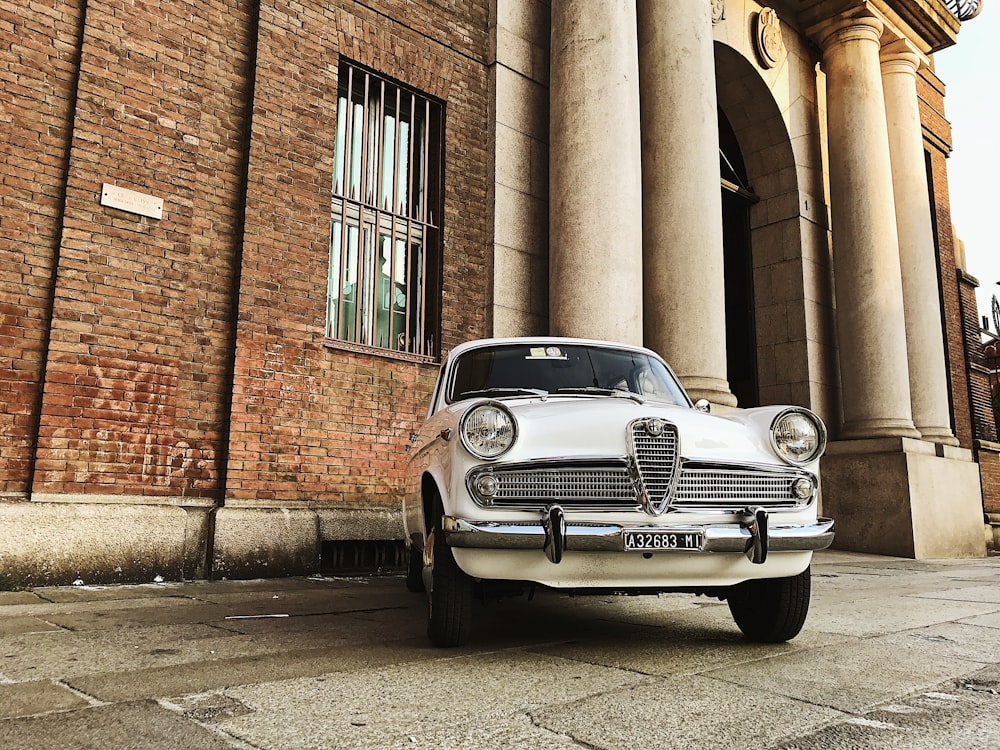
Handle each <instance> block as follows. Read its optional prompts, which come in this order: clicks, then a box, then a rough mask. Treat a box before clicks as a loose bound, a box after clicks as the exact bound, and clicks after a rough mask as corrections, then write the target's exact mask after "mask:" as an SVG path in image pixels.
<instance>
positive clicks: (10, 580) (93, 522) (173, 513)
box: [0, 495, 211, 586]
mask: <svg viewBox="0 0 1000 750" xmlns="http://www.w3.org/2000/svg"><path fill="white" fill-rule="evenodd" d="M210 509H211V501H199V500H197V499H192V498H137V497H120V496H106V497H105V496H93V495H35V496H34V497H32V499H31V500H30V501H29V500H23V501H20V502H11V501H6V502H0V529H3V534H2V535H0V585H3V586H52V585H66V584H71V583H73V582H74V581H83V582H84V583H85V584H101V583H150V582H152V581H153V580H154V579H156V578H157V577H160V578H162V579H163V580H180V579H182V578H194V577H203V576H204V567H205V565H204V564H205V552H204V550H205V542H206V539H207V537H208V524H209V513H210Z"/></svg>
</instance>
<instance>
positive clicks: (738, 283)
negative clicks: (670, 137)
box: [719, 110, 760, 408]
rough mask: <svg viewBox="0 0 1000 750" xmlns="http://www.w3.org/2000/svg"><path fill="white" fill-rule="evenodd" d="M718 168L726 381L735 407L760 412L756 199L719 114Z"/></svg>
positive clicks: (729, 131)
mask: <svg viewBox="0 0 1000 750" xmlns="http://www.w3.org/2000/svg"><path fill="white" fill-rule="evenodd" d="M719 162H720V164H719V168H720V174H721V177H722V240H723V249H724V258H725V275H726V279H725V284H726V361H727V363H728V366H727V378H728V380H729V388H730V390H731V391H732V393H733V395H734V396H736V399H737V401H738V402H739V405H740V406H741V407H743V408H748V407H752V406H760V392H759V390H758V381H757V332H756V326H755V308H754V295H753V263H752V259H751V252H750V206H751V205H753V204H754V203H756V202H757V200H758V199H757V196H756V195H755V194H754V192H753V190H751V189H750V188H749V186H748V185H747V177H746V168H745V167H744V165H743V157H742V154H741V153H740V148H739V144H738V143H737V141H736V135H735V133H733V129H732V127H731V126H730V125H729V121H728V120H727V119H726V116H725V115H724V114H723V113H722V110H719Z"/></svg>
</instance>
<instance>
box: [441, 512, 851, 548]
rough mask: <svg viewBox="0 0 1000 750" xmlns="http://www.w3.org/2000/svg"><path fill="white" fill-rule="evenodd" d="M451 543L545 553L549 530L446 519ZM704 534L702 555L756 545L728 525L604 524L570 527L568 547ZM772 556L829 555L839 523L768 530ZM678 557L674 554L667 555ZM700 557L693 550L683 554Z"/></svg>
mask: <svg viewBox="0 0 1000 750" xmlns="http://www.w3.org/2000/svg"><path fill="white" fill-rule="evenodd" d="M442 529H443V530H444V533H445V539H446V540H447V542H448V544H449V545H450V546H452V547H465V548H471V549H528V550H541V549H543V548H544V547H545V539H546V534H545V528H544V526H543V524H542V523H541V522H540V521H524V522H510V521H509V522H496V521H469V520H466V519H464V518H457V517H455V516H445V517H444V518H443V519H442ZM625 529H629V530H630V531H659V532H666V533H671V532H674V533H676V532H684V531H689V532H690V531H693V532H700V533H701V534H703V535H704V539H705V542H704V546H703V547H702V549H701V552H739V553H745V552H746V551H747V549H748V548H749V547H750V546H751V545H752V544H753V535H752V533H751V531H750V529H748V528H746V527H745V526H744V525H741V524H739V523H725V524H687V525H669V526H667V525H650V524H635V525H632V524H627V525H619V524H601V523H569V522H567V523H566V547H565V549H566V550H568V551H573V552H622V551H624V542H623V541H622V532H623V531H624V530H625ZM767 535H768V550H769V551H770V552H792V551H808V550H812V551H815V550H821V549H826V548H827V547H829V546H830V545H831V544H832V543H833V536H834V522H833V521H832V520H831V519H829V518H818V519H816V522H815V523H807V524H773V525H770V527H769V528H768V530H767ZM664 551H670V552H673V551H674V550H664ZM680 551H684V552H689V553H691V554H699V553H698V552H692V551H691V550H680Z"/></svg>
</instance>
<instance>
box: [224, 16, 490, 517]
mask: <svg viewBox="0 0 1000 750" xmlns="http://www.w3.org/2000/svg"><path fill="white" fill-rule="evenodd" d="M340 5H341V7H331V5H330V4H329V3H325V2H304V3H296V4H292V5H286V4H285V3H284V2H282V1H281V0H265V2H264V3H263V5H262V8H261V21H260V33H259V37H258V46H257V67H256V82H255V97H254V117H253V124H252V138H251V146H250V170H249V174H250V180H249V185H248V189H247V216H246V234H245V236H244V243H243V248H244V252H243V263H242V271H241V280H242V283H241V287H240V294H239V309H240V317H239V332H238V340H237V352H236V368H235V383H234V389H233V406H232V443H231V455H230V458H231V461H230V468H229V481H228V486H227V498H228V499H229V500H251V501H264V502H278V503H287V502H289V501H296V500H319V501H330V502H335V503H337V504H338V505H340V506H363V507H375V506H391V507H394V508H395V507H398V502H399V487H400V483H401V477H402V471H403V468H404V466H405V461H406V452H405V450H406V446H407V445H408V440H407V437H408V434H409V432H410V431H412V430H414V429H416V427H417V425H418V424H419V422H420V421H421V419H422V417H423V414H424V411H425V410H426V403H427V398H428V396H429V392H430V388H431V386H432V383H433V379H434V375H435V374H436V365H434V364H433V363H431V362H414V361H410V360H408V359H403V358H393V357H391V356H386V355H383V354H377V353H368V352H356V351H351V350H348V349H344V348H337V347H334V346H330V345H327V344H326V343H325V342H324V327H325V309H326V308H325V305H326V289H327V272H328V262H329V261H328V253H329V250H328V243H329V231H330V193H331V185H332V172H333V158H334V155H333V147H334V132H335V125H336V95H337V80H336V76H337V66H338V62H339V60H340V57H341V56H344V57H346V58H349V59H350V60H353V61H355V62H358V63H361V64H362V65H365V66H367V67H369V68H372V69H373V70H375V71H376V72H377V73H379V74H380V75H383V76H386V77H389V78H393V79H396V80H399V81H400V82H402V83H404V84H406V85H408V86H410V87H413V88H415V89H418V90H419V91H421V92H422V93H425V94H429V95H430V96H433V97H436V98H438V99H440V100H442V101H444V102H445V198H444V220H443V238H444V272H443V276H444V278H443V291H442V305H443V313H442V332H441V343H442V345H443V347H444V348H445V349H448V348H450V347H452V346H454V345H455V344H457V343H458V342H460V341H462V340H464V339H466V338H471V337H475V336H478V335H482V334H483V333H484V332H485V294H486V293H485V283H486V274H485V263H486V260H485V252H486V248H487V244H488V242H489V236H488V223H487V217H488V216H489V211H488V206H487V182H486V172H487V170H486V164H487V160H488V155H487V151H486V147H487V144H486V142H485V137H484V133H485V132H486V131H487V124H488V121H487V118H488V99H487V78H486V69H485V65H484V63H483V59H482V56H483V54H484V53H485V49H486V38H485V30H486V27H487V15H486V7H485V4H481V5H468V4H460V3H453V4H451V5H452V6H453V7H451V8H449V9H447V10H442V9H441V8H440V7H438V6H437V5H435V4H431V3H388V4H380V8H379V10H380V11H382V12H376V10H375V9H373V8H369V7H367V6H365V5H364V4H361V3H357V4H355V3H342V4H340ZM393 19H398V20H393ZM310 29H312V30H320V29H323V30H325V31H324V33H303V32H308V31H309V30H310Z"/></svg>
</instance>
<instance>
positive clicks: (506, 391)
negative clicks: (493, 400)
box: [459, 388, 549, 399]
mask: <svg viewBox="0 0 1000 750" xmlns="http://www.w3.org/2000/svg"><path fill="white" fill-rule="evenodd" d="M548 395H549V392H548V391H543V390H542V389H541V388H483V389H482V390H478V391H463V392H462V393H461V394H460V396H459V398H460V399H467V398H475V397H476V396H538V397H540V398H543V399H544V398H546V397H548Z"/></svg>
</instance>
